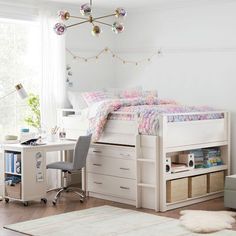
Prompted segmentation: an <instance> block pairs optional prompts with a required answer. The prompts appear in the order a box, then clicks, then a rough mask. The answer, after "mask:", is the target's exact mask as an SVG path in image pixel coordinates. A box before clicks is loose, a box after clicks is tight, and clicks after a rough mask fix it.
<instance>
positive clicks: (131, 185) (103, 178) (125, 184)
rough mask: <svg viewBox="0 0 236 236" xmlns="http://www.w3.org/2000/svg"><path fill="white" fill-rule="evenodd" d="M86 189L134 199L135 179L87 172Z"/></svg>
mask: <svg viewBox="0 0 236 236" xmlns="http://www.w3.org/2000/svg"><path fill="white" fill-rule="evenodd" d="M88 191H91V192H95V193H100V194H106V195H110V196H114V197H120V198H125V199H129V200H135V196H136V181H135V180H132V179H124V178H118V177H113V176H107V175H100V174H93V173H88Z"/></svg>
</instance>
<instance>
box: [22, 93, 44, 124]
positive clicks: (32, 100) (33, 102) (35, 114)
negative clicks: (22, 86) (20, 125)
mask: <svg viewBox="0 0 236 236" xmlns="http://www.w3.org/2000/svg"><path fill="white" fill-rule="evenodd" d="M27 104H28V106H29V107H30V113H31V114H30V115H29V116H28V117H26V118H25V122H26V124H28V125H29V126H32V127H35V128H40V127H41V123H40V120H41V117H40V103H39V96H38V95H35V94H32V93H31V94H29V96H28V98H27Z"/></svg>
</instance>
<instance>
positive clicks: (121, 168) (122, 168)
mask: <svg viewBox="0 0 236 236" xmlns="http://www.w3.org/2000/svg"><path fill="white" fill-rule="evenodd" d="M120 170H130V168H124V167H120Z"/></svg>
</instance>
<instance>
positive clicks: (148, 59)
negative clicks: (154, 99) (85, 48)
mask: <svg viewBox="0 0 236 236" xmlns="http://www.w3.org/2000/svg"><path fill="white" fill-rule="evenodd" d="M66 51H67V52H68V53H69V54H70V55H71V56H72V57H73V58H74V59H78V60H82V61H84V62H88V61H91V60H98V59H100V56H101V55H102V54H105V53H110V54H111V56H112V58H114V59H116V60H118V61H120V62H121V63H123V64H133V65H136V66H138V65H140V64H142V63H147V62H151V59H152V58H153V57H155V56H160V55H161V54H162V51H161V49H158V50H157V51H156V52H154V53H153V54H152V55H151V56H149V57H148V58H145V59H142V60H135V61H130V60H126V59H125V58H123V57H120V56H119V55H118V54H116V53H115V52H113V51H112V50H111V49H110V48H108V47H105V48H104V49H102V50H101V51H100V52H99V53H98V54H96V55H94V56H91V57H81V56H79V55H75V54H74V53H72V52H71V51H70V50H69V49H66Z"/></svg>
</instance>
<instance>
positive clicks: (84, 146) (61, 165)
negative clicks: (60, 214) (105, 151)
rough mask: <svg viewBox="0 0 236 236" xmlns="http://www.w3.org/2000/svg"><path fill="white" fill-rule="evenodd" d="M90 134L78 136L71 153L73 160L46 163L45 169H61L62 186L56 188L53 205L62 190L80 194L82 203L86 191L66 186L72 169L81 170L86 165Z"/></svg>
mask: <svg viewBox="0 0 236 236" xmlns="http://www.w3.org/2000/svg"><path fill="white" fill-rule="evenodd" d="M91 136H92V135H88V136H80V137H79V138H78V140H77V142H76V145H75V149H74V153H73V162H63V161H61V162H53V163H51V164H48V165H47V169H55V170H61V171H62V173H63V177H64V178H63V179H64V183H63V187H62V188H60V189H59V190H58V192H57V193H56V195H55V197H54V200H53V202H52V203H53V205H56V203H57V200H58V198H59V197H60V195H61V193H62V192H64V191H65V192H69V191H71V192H74V193H75V194H77V195H79V196H80V202H81V203H83V202H84V199H85V198H86V193H85V192H84V191H83V190H82V189H80V188H75V187H71V186H67V178H68V174H71V173H72V172H74V171H78V170H82V169H83V168H85V167H86V159H87V155H88V150H89V146H90V142H91Z"/></svg>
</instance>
